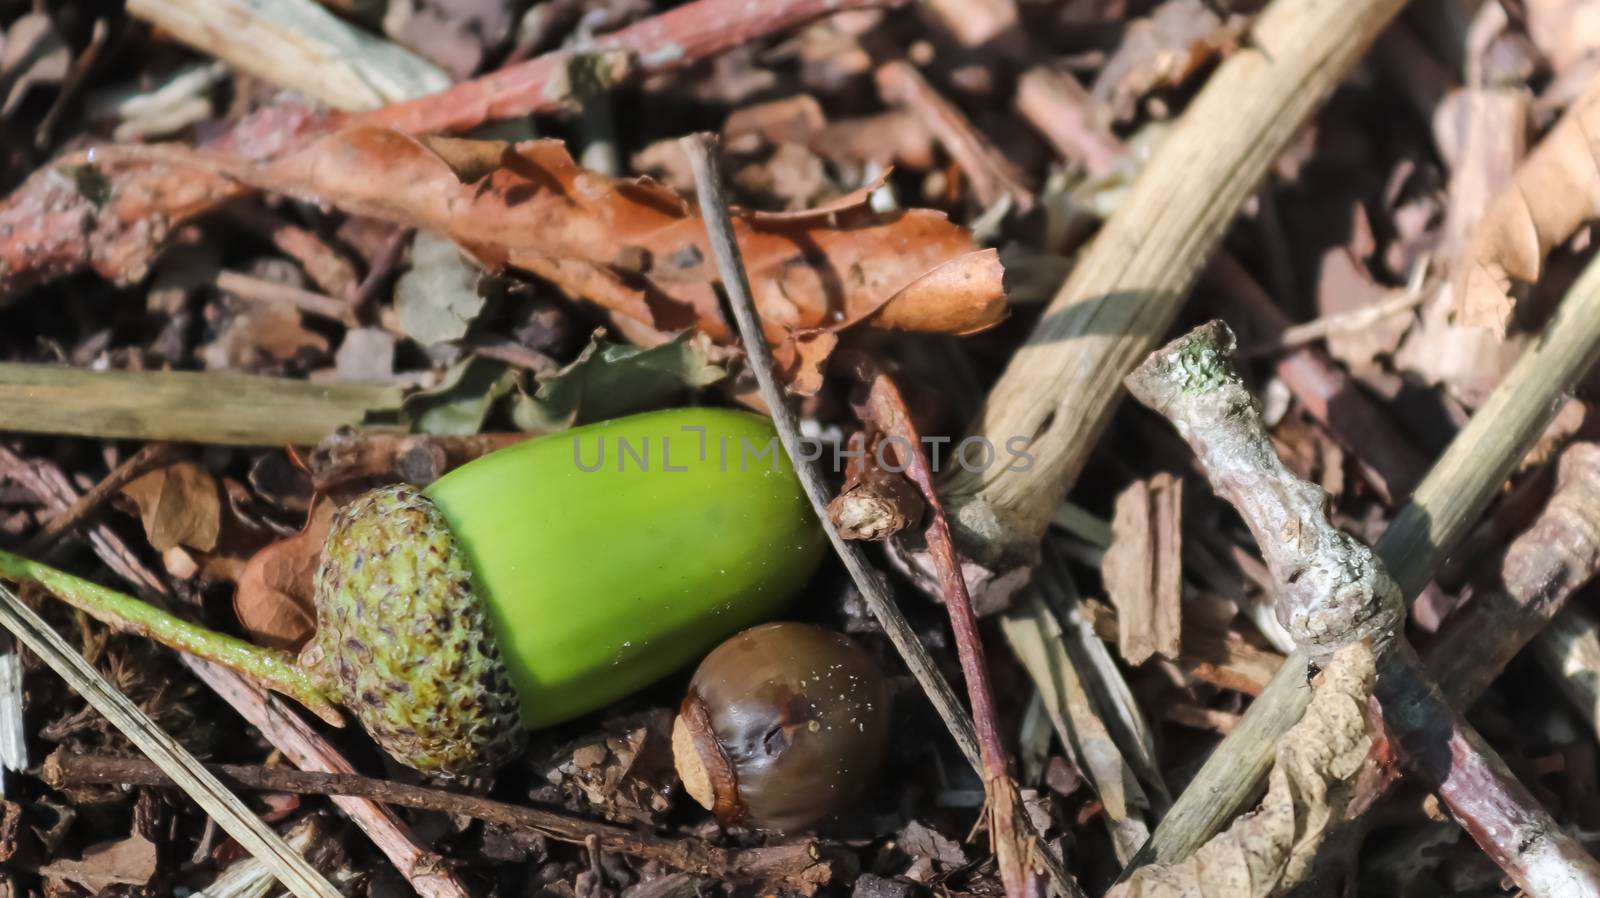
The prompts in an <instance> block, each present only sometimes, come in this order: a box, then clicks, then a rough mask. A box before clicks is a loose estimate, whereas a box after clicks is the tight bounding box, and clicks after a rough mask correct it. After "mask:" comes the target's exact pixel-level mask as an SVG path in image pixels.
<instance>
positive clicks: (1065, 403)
mask: <svg viewBox="0 0 1600 898" xmlns="http://www.w3.org/2000/svg"><path fill="white" fill-rule="evenodd" d="M1401 5H1402V0H1348V2H1344V3H1324V2H1321V0H1275V2H1273V3H1272V4H1271V5H1270V6H1269V7H1268V8H1267V10H1266V11H1265V12H1263V13H1262V14H1261V15H1260V17H1259V18H1258V19H1257V21H1256V23H1255V25H1254V27H1253V28H1252V29H1251V33H1250V40H1249V42H1248V44H1247V46H1245V47H1244V48H1242V49H1240V50H1239V52H1237V53H1234V54H1233V55H1232V56H1230V57H1229V58H1228V60H1227V61H1226V62H1225V63H1223V64H1222V66H1221V68H1219V69H1218V70H1217V72H1216V74H1214V75H1213V76H1212V77H1211V79H1210V81H1209V82H1208V83H1207V84H1206V86H1205V88H1204V90H1202V91H1201V93H1200V94H1199V96H1197V97H1196V98H1195V99H1194V101H1193V102H1192V103H1190V105H1189V107H1188V109H1187V110H1186V111H1185V112H1184V115H1183V117H1182V119H1181V120H1180V121H1179V123H1178V124H1177V125H1175V126H1174V128H1173V130H1172V132H1171V133H1170V134H1169V135H1168V136H1167V138H1166V139H1165V140H1164V141H1163V142H1162V143H1161V145H1160V146H1159V147H1158V148H1157V150H1156V152H1155V154H1154V156H1153V157H1152V159H1151V160H1150V162H1149V164H1148V165H1147V166H1146V167H1145V169H1144V171H1143V173H1142V174H1141V175H1140V177H1139V179H1138V180H1137V181H1136V182H1135V183H1134V185H1133V187H1132V188H1131V189H1130V191H1129V194H1128V196H1127V198H1126V199H1125V200H1124V201H1123V203H1122V205H1121V207H1120V208H1118V210H1117V211H1116V213H1115V214H1114V215H1113V216H1112V217H1111V218H1110V219H1109V220H1108V221H1107V222H1106V224H1105V227H1104V228H1102V229H1101V232H1100V234H1099V236H1098V237H1097V238H1096V239H1095V242H1094V244H1093V245H1092V246H1091V247H1090V248H1089V250H1088V252H1087V253H1086V254H1085V255H1084V256H1083V258H1082V259H1081V260H1080V261H1079V262H1078V264H1077V266H1076V267H1075V268H1074V270H1073V272H1072V275H1071V276H1070V277H1069V278H1068V280H1067V282H1066V284H1064V285H1063V286H1062V288H1061V290H1060V292H1058V293H1057V294H1056V297H1055V299H1054V300H1052V301H1051V303H1050V305H1049V307H1048V308H1047V309H1046V310H1045V312H1044V315H1043V317H1042V318H1041V319H1040V321H1039V324H1038V325H1037V326H1036V327H1035V329H1034V332H1033V333H1032V334H1031V335H1030V336H1029V338H1028V341H1027V343H1026V344H1024V345H1023V347H1022V348H1021V349H1020V350H1018V351H1017V352H1016V353H1015V354H1014V355H1013V356H1012V358H1011V361H1010V364H1009V366H1008V367H1007V370H1006V372H1005V374H1004V375H1003V376H1002V377H1001V379H1000V381H999V382H998V383H997V384H996V385H995V387H994V389H993V390H992V391H991V392H990V394H989V398H988V401H987V402H986V404H985V406H984V411H983V413H982V414H981V415H980V417H979V420H978V421H977V422H975V423H974V425H973V426H972V429H971V431H972V433H973V434H974V435H980V436H983V437H985V438H987V439H988V440H989V441H990V444H991V445H996V446H1001V445H1007V441H1008V440H1013V439H1016V438H1021V439H1024V440H1027V441H1028V444H1027V450H1028V452H1029V454H1030V455H1031V456H1032V458H1033V459H1034V460H1035V461H1034V464H1032V465H1031V466H1029V467H1028V469H1027V470H1026V471H1018V470H1016V469H1015V466H1014V467H1013V469H1012V470H1010V471H984V472H982V473H967V472H963V471H953V472H952V476H951V479H950V481H949V484H948V490H947V491H946V495H947V496H948V497H949V500H950V505H951V514H952V524H953V525H954V526H955V527H956V530H957V534H956V535H957V538H958V540H960V541H961V543H962V546H961V547H962V548H963V549H964V550H965V551H966V552H968V553H969V555H970V556H971V557H972V559H973V560H974V561H976V562H979V563H982V564H984V565H986V566H988V567H989V568H990V570H991V571H992V572H993V574H994V576H995V578H996V587H995V588H996V589H1001V590H1009V589H1014V588H1015V585H1016V583H1017V582H1019V581H1018V580H1017V579H1016V578H1007V577H1006V576H1005V575H1006V574H1007V573H1008V572H1009V571H1011V570H1012V569H1014V568H1016V567H1018V566H1022V567H1026V566H1027V565H1029V564H1031V563H1032V561H1033V559H1034V558H1035V557H1036V556H1037V552H1038V546H1039V540H1040V537H1041V536H1042V535H1043V533H1044V531H1045V528H1046V527H1047V526H1048V525H1049V521H1050V517H1051V514H1052V513H1053V512H1054V511H1055V507H1056V505H1057V504H1058V503H1059V502H1060V501H1061V498H1062V497H1063V495H1065V493H1066V491H1067V489H1068V487H1070V486H1071V484H1072V482H1073V480H1074V479H1075V478H1076V477H1077V475H1078V472H1079V470H1080V469H1081V468H1082V466H1083V463H1084V460H1085V459H1086V458H1087V457H1088V454H1089V450H1090V448H1091V447H1092V446H1093V445H1094V443H1095V441H1096V439H1097V438H1098V436H1099V434H1100V431H1101V429H1102V428H1103V427H1104V425H1105V423H1106V422H1107V421H1108V420H1110V416H1111V412H1112V410H1113V409H1114V408H1115V407H1116V403H1117V401H1118V400H1119V399H1120V396H1121V378H1122V375H1123V374H1125V373H1126V372H1127V371H1128V370H1129V369H1130V368H1132V367H1133V366H1134V365H1135V364H1136V363H1137V362H1138V361H1139V359H1140V358H1142V357H1143V356H1144V355H1145V354H1146V353H1147V352H1148V351H1149V350H1150V349H1151V348H1152V346H1153V345H1154V343H1155V341H1156V340H1158V339H1160V337H1161V335H1162V334H1164V333H1165V332H1166V330H1167V328H1168V327H1169V326H1170V324H1171V322H1172V321H1173V320H1174V318H1175V317H1176V316H1177V313H1178V309H1179V308H1180V307H1181V306H1182V303H1183V300H1184V299H1185V297H1186V296H1187V294H1188V289H1189V287H1190V286H1191V285H1192V283H1193V281H1194V278H1195V275H1196V274H1198V272H1199V269H1200V267H1201V265H1202V264H1203V262H1204V261H1205V259H1206V257H1207V256H1209V255H1210V254H1211V252H1212V250H1213V249H1214V248H1215V247H1216V245H1217V243H1218V241H1220V240H1221V238H1222V235H1223V233H1224V231H1225V230H1226V229H1227V227H1228V225H1229V224H1230V223H1231V222H1232V220H1233V217H1234V214H1235V213H1236V212H1237V211H1238V209H1239V207H1240V205H1241V204H1242V203H1243V202H1244V200H1245V198H1246V197H1248V196H1249V195H1250V194H1251V193H1252V192H1253V191H1255V189H1256V187H1257V182H1258V181H1259V180H1260V177H1261V175H1262V174H1263V173H1264V172H1265V171H1266V168H1267V166H1268V165H1269V164H1270V163H1271V162H1272V160H1273V159H1275V158H1276V157H1277V156H1278V155H1279V153H1280V152H1281V150H1282V148H1283V147H1284V146H1285V145H1286V144H1287V142H1288V141H1289V139H1290V138H1291V137H1292V136H1293V135H1294V134H1296V133H1298V132H1299V130H1300V128H1301V126H1302V124H1303V123H1304V122H1305V120H1306V119H1307V118H1308V117H1309V116H1310V115H1311V113H1312V112H1313V111H1314V110H1315V109H1316V108H1317V107H1318V106H1320V105H1321V103H1322V101H1323V99H1324V98H1325V97H1326V96H1327V95H1328V94H1329V93H1330V92H1331V91H1332V90H1333V88H1334V86H1335V85H1336V84H1337V83H1338V82H1339V81H1340V79H1342V78H1343V77H1344V74H1345V72H1346V71H1348V70H1349V68H1350V66H1351V65H1353V64H1354V62H1355V60H1356V59H1357V58H1358V57H1359V56H1360V55H1361V53H1362V52H1363V51H1364V50H1365V49H1366V47H1367V46H1368V45H1369V44H1370V43H1371V41H1372V39H1373V37H1374V36H1375V35H1376V34H1377V32H1378V31H1379V30H1380V29H1381V28H1382V27H1383V25H1384V24H1385V23H1386V22H1387V21H1388V20H1389V18H1390V17H1391V16H1392V15H1394V13H1395V12H1397V11H1398V10H1399V8H1400V6H1401ZM1245 96H1248V97H1249V98H1250V102H1248V103H1242V102H1240V100H1239V98H1240V97H1245ZM983 588H984V587H983V585H982V584H975V591H981V590H982V589H983ZM980 604H983V603H981V602H980Z"/></svg>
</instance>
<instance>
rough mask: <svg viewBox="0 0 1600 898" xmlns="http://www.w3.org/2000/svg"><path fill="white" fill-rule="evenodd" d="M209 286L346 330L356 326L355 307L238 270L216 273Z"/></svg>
mask: <svg viewBox="0 0 1600 898" xmlns="http://www.w3.org/2000/svg"><path fill="white" fill-rule="evenodd" d="M212 283H213V284H215V285H216V288H217V289H218V290H222V291H225V292H227V293H231V294H233V295H234V296H237V297H239V298H240V299H243V300H248V301H250V302H259V303H267V304H277V305H284V306H289V307H290V308H293V309H297V310H299V311H301V312H304V313H306V314H307V315H315V316H316V317H318V318H326V319H328V320H329V321H337V322H339V323H340V324H343V325H345V326H347V327H348V326H352V325H354V324H355V308H354V307H353V306H351V305H350V303H348V302H345V301H344V300H340V299H335V298H333V297H331V296H326V295H324V294H321V293H315V292H313V291H311V290H302V289H300V288H299V287H291V286H289V285H288V284H276V283H273V282H272V281H266V280H262V279H261V278H255V277H251V276H249V275H247V274H240V273H239V272H237V271H219V272H217V276H216V278H215V279H214V280H213V281H212Z"/></svg>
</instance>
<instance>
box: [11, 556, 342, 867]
mask: <svg viewBox="0 0 1600 898" xmlns="http://www.w3.org/2000/svg"><path fill="white" fill-rule="evenodd" d="M0 626H4V627H5V628H6V629H7V630H10V631H11V633H12V634H13V635H15V636H16V637H17V639H18V640H19V641H20V642H21V643H22V644H23V645H24V646H26V647H27V648H28V650H29V651H31V652H33V653H34V654H35V655H37V656H39V658H40V660H42V661H44V663H45V664H46V665H48V666H49V667H50V669H51V670H54V671H55V672H56V673H57V674H58V675H60V676H61V678H62V679H64V680H66V681H67V683H68V684H70V685H71V686H72V688H73V689H74V690H75V691H76V692H77V693H78V694H79V695H82V696H83V697H84V699H85V700H87V701H88V702H89V704H90V705H92V706H93V707H94V709H95V710H96V711H98V712H100V714H101V715H103V716H104V717H105V718H106V719H107V720H110V721H111V723H112V724H114V725H115V726H116V728H117V729H118V730H119V731H120V732H121V733H122V734H123V735H124V736H127V737H128V739H129V741H131V742H132V743H133V744H134V745H136V746H138V747H139V750H140V751H142V752H144V753H145V754H146V755H148V756H149V757H150V759H151V760H153V761H154V762H155V763H156V764H157V765H159V766H160V768H161V769H162V771H163V772H165V773H166V774H167V775H168V776H170V777H172V779H173V780H174V781H176V782H177V783H179V784H181V786H182V788H183V791H184V792H185V793H186V794H187V795H188V796H189V797H190V798H192V799H193V800H194V802H195V803H196V804H198V805H200V807H201V808H203V809H205V811H206V813H208V814H210V815H211V819H213V820H215V821H217V824H218V825H219V826H221V827H222V829H223V831H225V832H226V833H227V834H228V835H230V836H232V837H233V838H234V840H235V841H237V842H238V843H239V844H240V845H242V846H244V848H245V850H247V851H249V852H250V853H251V854H253V855H255V856H256V857H257V858H259V859H260V860H262V861H264V862H266V863H269V864H271V865H272V869H273V875H275V876H276V877H277V878H278V880H279V881H280V882H282V883H283V884H284V885H285V886H287V887H288V888H289V890H290V891H292V892H293V893H294V894H295V895H297V896H299V898H340V896H339V891H338V889H335V888H334V887H333V885H332V884H331V883H329V882H328V881H327V880H326V879H324V878H323V876H322V874H321V873H318V872H317V870H316V868H314V867H312V866H311V865H310V864H309V863H307V862H306V860H305V858H303V857H301V856H300V855H298V854H296V853H295V852H294V851H293V850H291V849H290V848H289V846H287V845H285V844H284V843H283V840H282V839H281V838H279V837H278V834H277V833H275V832H273V831H272V830H271V829H269V828H268V827H267V825H266V824H264V823H262V822H261V820H260V819H259V818H257V817H256V815H255V814H254V813H252V812H251V811H250V809H249V808H247V807H245V805H244V802H242V801H240V800H239V799H238V797H237V796H235V795H234V794H233V793H231V792H229V791H228V790H227V789H226V788H225V787H224V786H223V785H222V783H220V782H218V781H217V778H216V777H215V776H212V775H211V774H210V773H209V772H207V771H206V769H205V768H204V767H203V766H202V765H201V764H200V762H199V761H198V760H196V759H195V757H194V755H191V754H190V753H189V751H188V750H187V749H185V748H184V747H183V746H182V745H181V744H179V743H178V741H177V740H175V739H173V738H172V737H171V736H169V735H167V734H166V733H165V732H163V731H162V730H161V728H160V727H158V726H156V724H155V722H154V721H152V720H151V719H150V718H149V716H147V715H146V714H145V713H144V712H143V711H141V710H139V706H138V705H135V704H134V703H133V702H132V701H130V700H129V699H128V697H127V696H125V695H123V694H122V693H121V692H118V691H117V689H116V687H114V686H112V685H111V683H110V682H109V681H108V680H107V679H106V678H105V676H104V675H103V674H101V673H100V672H99V671H97V670H95V669H94V668H93V667H91V666H90V665H89V662H87V661H85V660H83V657H82V656H81V655H79V654H78V653H77V652H76V651H74V650H73V649H72V646H70V645H68V644H67V642H66V640H64V639H62V638H61V636H60V634H58V633H56V631H54V630H52V629H50V626H49V625H48V624H46V623H45V622H44V621H43V620H41V619H40V618H39V615H37V614H35V613H34V612H33V611H32V610H31V609H29V608H28V606H26V605H24V604H22V601H21V600H20V599H18V598H17V596H16V594H15V593H13V592H12V591H11V590H10V589H9V588H7V587H5V586H0Z"/></svg>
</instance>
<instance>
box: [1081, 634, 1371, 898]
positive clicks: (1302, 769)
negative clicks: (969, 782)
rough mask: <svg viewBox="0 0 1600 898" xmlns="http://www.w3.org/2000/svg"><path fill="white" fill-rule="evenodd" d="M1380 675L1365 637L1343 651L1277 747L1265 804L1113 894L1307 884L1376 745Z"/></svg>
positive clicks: (1149, 897)
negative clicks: (1373, 711) (1372, 709)
mask: <svg viewBox="0 0 1600 898" xmlns="http://www.w3.org/2000/svg"><path fill="white" fill-rule="evenodd" d="M1374 680H1375V673H1374V660H1373V655H1372V650H1371V649H1370V648H1369V647H1368V646H1367V645H1366V644H1365V643H1352V644H1350V645H1347V646H1345V647H1344V648H1343V649H1340V650H1339V651H1338V652H1337V653H1335V654H1334V656H1333V658H1332V660H1331V661H1330V662H1329V664H1328V666H1327V667H1326V668H1325V669H1324V670H1323V673H1322V676H1321V678H1320V680H1319V682H1318V683H1317V687H1316V693H1315V694H1314V695H1313V696H1312V698H1311V704H1310V706H1309V707H1307V708H1306V713H1305V716H1304V717H1302V718H1301V719H1300V722H1299V723H1297V724H1295V725H1294V727H1292V728H1291V729H1290V730H1289V732H1288V733H1286V734H1285V735H1284V737H1283V739H1282V740H1281V741H1280V742H1279V744H1278V751H1277V762H1276V763H1275V764H1274V765H1273V768H1272V773H1271V774H1270V775H1269V778H1268V780H1267V783H1268V785H1267V795H1266V797H1265V798H1263V799H1262V800H1261V804H1260V806H1258V807H1257V808H1256V809H1255V810H1253V811H1251V812H1250V813H1248V814H1245V815H1244V816H1242V817H1240V818H1239V819H1238V820H1235V821H1234V823H1233V825H1232V826H1230V827H1229V828H1228V829H1227V830H1226V831H1225V832H1222V833H1220V834H1218V835H1217V836H1215V837H1213V838H1212V839H1211V841H1209V842H1207V843H1206V844H1205V845H1203V846H1201V848H1200V850H1199V851H1197V852H1195V854H1194V855H1193V856H1192V857H1190V858H1188V859H1186V860H1183V861H1180V862H1178V863H1176V864H1170V865H1153V866H1149V867H1144V868H1142V869H1140V870H1139V871H1138V872H1137V873H1135V874H1134V875H1133V876H1132V877H1130V878H1129V879H1128V881H1127V882H1124V883H1122V884H1121V885H1118V886H1117V887H1116V888H1115V889H1112V890H1111V892H1110V893H1109V896H1108V898H1168V896H1174V898H1175V896H1180V895H1182V896H1201V898H1222V896H1227V898H1271V896H1278V895H1284V894H1287V893H1288V892H1289V891H1290V890H1291V889H1293V888H1294V887H1295V886H1297V885H1298V884H1300V883H1301V882H1304V881H1305V880H1306V878H1307V877H1308V876H1309V874H1310V873H1311V871H1312V866H1313V863H1314V861H1315V860H1316V855H1317V849H1318V848H1319V847H1320V846H1321V845H1322V841H1323V837H1324V836H1325V835H1326V833H1327V830H1328V828H1329V826H1330V825H1331V824H1333V823H1334V822H1336V821H1337V820H1339V819H1340V816H1341V815H1342V813H1343V810H1344V807H1345V804H1346V803H1347V802H1348V801H1349V797H1350V784H1351V779H1352V778H1353V777H1354V776H1355V774H1356V771H1358V770H1359V769H1360V768H1361V765H1362V764H1363V763H1365V761H1366V759H1367V753H1368V752H1369V751H1370V750H1371V748H1372V737H1373V724H1372V721H1371V719H1370V718H1369V717H1368V715H1367V704H1368V702H1369V700H1370V699H1371V697H1372V686H1373V682H1374Z"/></svg>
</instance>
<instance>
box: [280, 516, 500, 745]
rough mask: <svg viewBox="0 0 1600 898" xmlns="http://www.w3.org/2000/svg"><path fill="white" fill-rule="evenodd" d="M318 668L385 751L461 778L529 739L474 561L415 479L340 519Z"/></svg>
mask: <svg viewBox="0 0 1600 898" xmlns="http://www.w3.org/2000/svg"><path fill="white" fill-rule="evenodd" d="M317 597H318V598H317V636H316V639H315V640H314V641H313V642H312V643H311V644H310V645H309V646H308V647H307V650H306V652H305V653H304V654H303V655H302V661H303V662H304V663H306V664H307V665H308V666H311V667H314V668H316V669H317V670H319V671H320V672H321V673H322V675H323V676H324V677H325V678H327V679H328V680H329V681H330V682H331V683H332V684H333V686H334V688H335V689H336V690H337V692H338V694H339V695H340V701H341V704H343V705H344V706H345V707H346V708H348V709H350V710H351V711H353V712H354V713H355V715H356V717H357V718H358V719H359V720H360V721H361V725H362V726H363V727H364V728H365V729H366V731H367V732H368V733H369V734H370V735H371V736H372V737H373V739H375V740H376V741H377V743H378V744H379V745H380V746H382V747H383V749H384V750H385V751H387V752H388V753H389V754H390V755H392V756H394V757H395V758H396V759H397V760H399V761H401V762H402V763H404V764H406V765H408V766H410V767H413V768H415V769H417V770H419V771H422V772H424V773H433V774H441V775H447V776H462V775H467V774H471V773H474V772H478V771H481V770H484V769H490V768H493V767H497V766H500V765H502V764H504V763H506V762H507V761H509V760H510V759H511V758H512V757H513V756H514V755H515V754H516V753H517V751H518V750H519V749H520V747H521V745H522V741H523V729H522V727H521V720H520V714H519V711H518V705H519V701H518V697H517V693H516V690H515V689H514V688H513V687H512V684H511V681H510V679H509V678H508V677H507V675H506V668H505V664H504V662H503V661H502V659H501V655H500V649H499V643H498V642H497V641H496V639H495V634H494V632H493V630H492V627H491V624H490V621H489V615H488V614H487V613H486V610H485V608H484V605H483V602H482V600H481V599H480V598H479V596H478V593H477V592H476V590H475V589H474V584H473V573H472V569H471V567H470V566H469V564H468V561H467V557H466V555H465V553H464V552H462V551H461V548H460V546H459V545H457V541H456V539H455V537H454V536H453V535H452V534H451V530H450V527H449V525H448V524H447V523H446V522H445V518H444V515H443V514H441V513H440V511H439V509H438V508H437V507H436V506H435V505H434V503H433V501H432V500H431V499H429V498H428V497H427V496H425V495H423V493H422V491H421V490H419V489H417V488H416V487H413V486H409V485H404V484H401V485H396V486H390V487H384V488H382V489H376V490H373V491H371V492H369V493H367V494H365V495H363V496H361V497H360V498H359V499H357V500H356V501H354V502H352V503H350V504H349V505H347V506H345V507H344V508H342V509H340V511H339V512H338V514H337V515H336V516H335V517H334V521H333V526H332V529H331V530H330V532H329V534H328V542H327V545H326V546H325V548H324V550H323V555H322V565H321V567H320V568H319V569H318V571H317Z"/></svg>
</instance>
